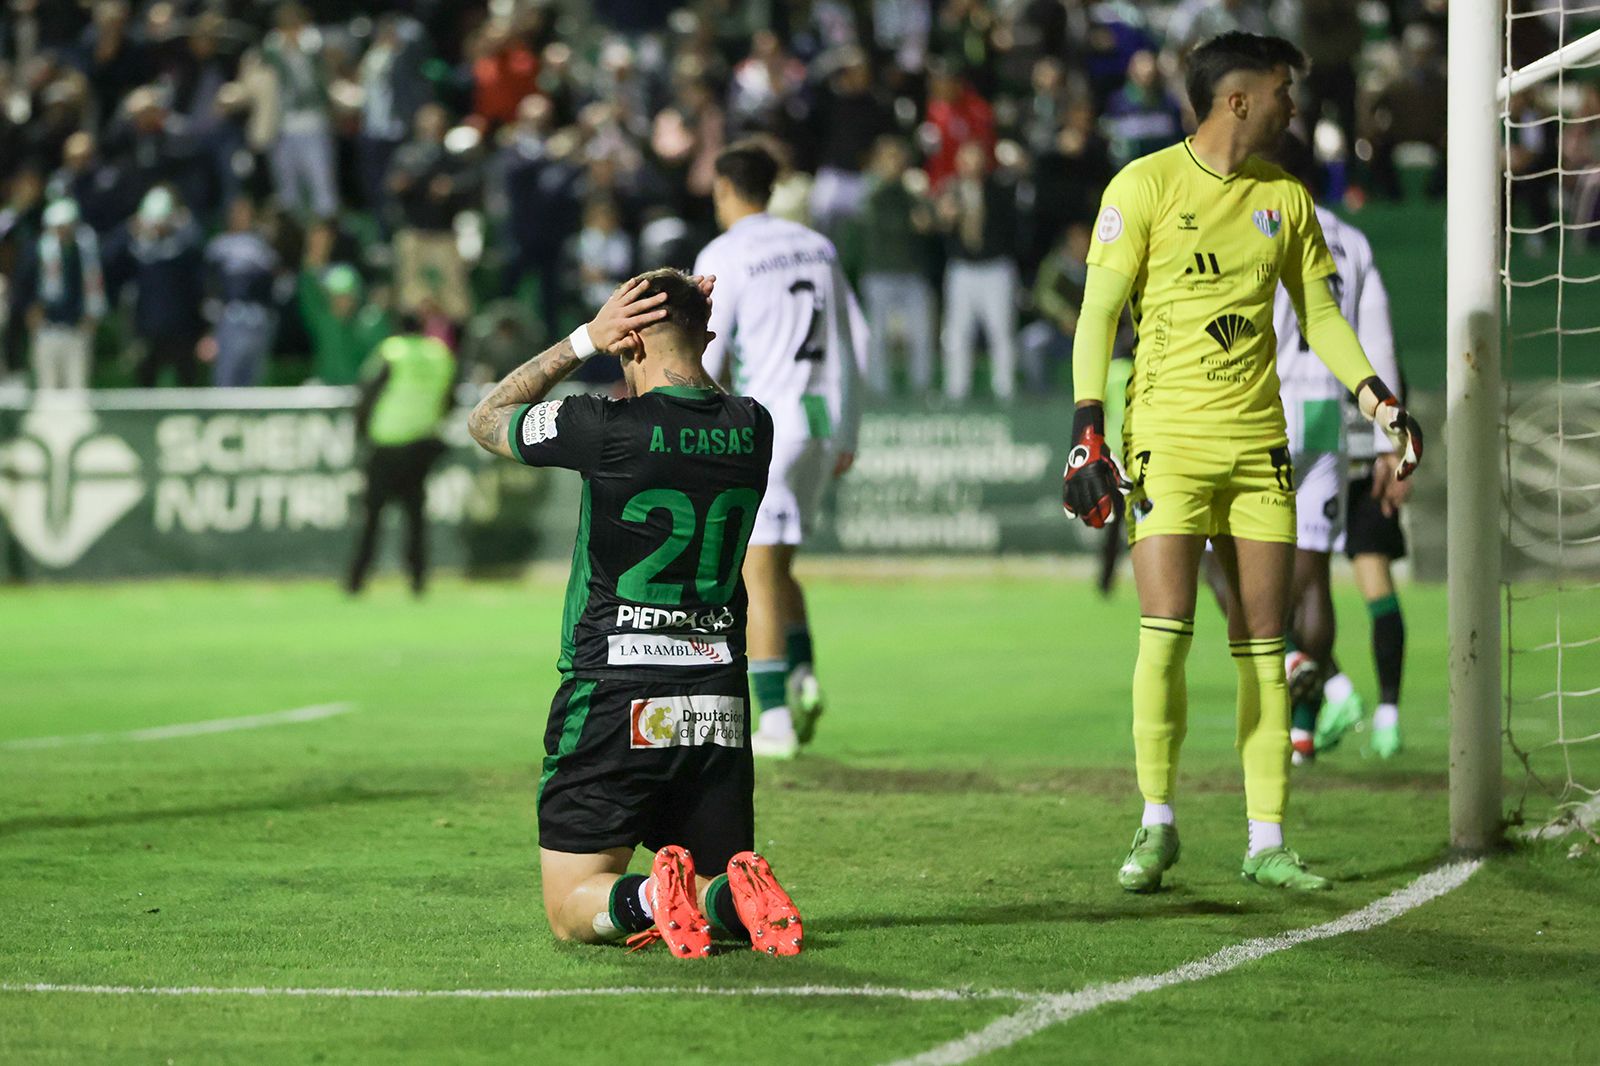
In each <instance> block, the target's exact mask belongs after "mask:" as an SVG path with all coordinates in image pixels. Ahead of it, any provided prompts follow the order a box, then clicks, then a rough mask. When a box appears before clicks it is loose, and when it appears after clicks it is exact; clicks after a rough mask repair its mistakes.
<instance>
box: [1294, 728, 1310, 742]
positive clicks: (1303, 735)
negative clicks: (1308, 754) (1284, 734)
mask: <svg viewBox="0 0 1600 1066" xmlns="http://www.w3.org/2000/svg"><path fill="white" fill-rule="evenodd" d="M1310 739H1311V734H1310V732H1308V731H1307V730H1304V729H1291V730H1289V743H1290V744H1299V743H1301V742H1303V741H1309V740H1310Z"/></svg>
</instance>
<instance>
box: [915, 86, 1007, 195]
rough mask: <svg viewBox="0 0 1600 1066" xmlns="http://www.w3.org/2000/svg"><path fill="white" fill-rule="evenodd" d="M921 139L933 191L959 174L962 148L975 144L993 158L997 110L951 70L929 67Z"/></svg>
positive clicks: (985, 155)
mask: <svg viewBox="0 0 1600 1066" xmlns="http://www.w3.org/2000/svg"><path fill="white" fill-rule="evenodd" d="M922 137H923V140H924V142H925V144H926V147H927V150H928V162H927V166H926V167H925V168H924V169H925V170H927V172H928V180H929V181H930V182H931V183H932V185H933V188H934V189H938V188H939V186H940V185H942V184H943V183H944V182H945V180H946V179H947V178H949V177H950V176H951V175H952V174H954V173H955V171H956V154H957V153H958V152H960V151H961V146H962V145H964V144H968V143H973V142H976V143H977V144H979V145H982V146H983V149H984V157H985V158H993V155H994V144H995V136H994V108H992V107H990V106H989V102H988V101H987V100H985V99H984V98H983V97H981V96H979V95H978V94H977V92H976V91H975V90H974V89H973V88H972V86H971V85H968V84H967V83H966V81H964V80H963V79H962V78H961V77H960V76H959V75H957V74H955V73H953V72H952V71H950V70H949V69H948V68H945V67H939V66H934V65H932V64H930V65H929V68H928V118H927V121H926V122H925V123H923V128H922Z"/></svg>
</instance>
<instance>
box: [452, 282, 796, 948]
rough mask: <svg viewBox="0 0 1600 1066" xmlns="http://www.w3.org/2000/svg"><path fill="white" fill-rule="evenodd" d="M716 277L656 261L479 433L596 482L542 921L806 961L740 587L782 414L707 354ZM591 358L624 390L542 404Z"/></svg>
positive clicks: (575, 597)
mask: <svg viewBox="0 0 1600 1066" xmlns="http://www.w3.org/2000/svg"><path fill="white" fill-rule="evenodd" d="M713 281H714V279H711V278H705V279H700V278H690V277H688V276H686V275H684V274H681V273H679V272H677V271H675V270H656V271H651V272H650V273H647V274H644V275H641V276H640V277H638V278H634V279H633V280H631V281H629V282H627V283H626V284H624V285H623V286H621V287H620V288H618V289H617V291H616V292H615V293H613V294H612V296H611V298H610V299H609V300H607V301H606V303H605V306H603V307H601V308H600V310H599V312H598V313H597V314H596V315H595V317H594V319H593V320H592V321H591V322H589V323H587V324H586V325H583V326H580V327H578V329H576V330H574V331H573V333H572V336H570V337H567V338H565V339H563V340H562V341H560V342H559V343H558V344H556V345H555V346H554V347H552V348H550V349H549V350H547V351H545V352H543V353H542V354H540V355H539V356H538V357H536V358H535V359H533V360H531V361H530V362H528V363H525V364H523V365H522V366H521V367H519V368H517V369H516V370H514V371H512V372H511V373H510V374H509V375H507V377H506V378H505V380H504V381H502V382H500V384H499V385H497V386H496V387H495V388H494V389H493V390H492V391H491V392H490V393H489V394H488V395H487V396H485V397H484V398H483V400H482V402H480V403H479V404H478V406H477V407H476V408H475V409H474V410H473V412H472V415H471V419H470V428H471V431H472V435H473V437H474V438H475V439H476V440H477V441H478V443H479V444H481V445H482V446H483V447H484V448H486V449H487V450H489V451H491V452H494V453H495V454H496V455H502V456H505V457H507V458H512V459H517V460H520V461H521V462H524V463H527V464H529V465H530V466H556V467H566V468H568V469H571V470H576V471H578V472H579V473H580V474H582V475H583V507H582V512H581V515H580V517H579V523H578V538H577V544H576V546H575V548H574V550H573V561H572V573H571V577H570V579H569V581H568V583H567V599H566V610H565V614H564V618H563V621H562V640H561V658H560V663H559V666H560V669H561V687H560V689H559V690H558V691H557V693H556V697H555V702H554V705H553V706H552V707H551V712H550V724H549V727H548V728H547V729H546V731H545V759H544V774H543V777H542V778H541V779H540V782H539V865H540V871H541V877H542V880H543V884H544V905H545V913H546V914H547V916H548V917H549V920H550V928H551V929H552V931H554V933H555V935H556V936H557V937H558V938H559V939H562V940H581V941H585V942H589V943H599V942H605V941H611V940H620V939H622V938H624V937H629V938H630V941H629V942H630V943H633V944H636V945H637V946H641V947H642V946H645V945H647V944H649V943H651V942H653V941H654V940H657V939H661V940H665V941H666V943H667V945H668V946H669V947H670V948H671V949H672V953H673V954H674V955H678V956H682V957H685V958H694V957H697V956H701V955H705V954H707V953H709V952H710V950H711V934H712V929H713V926H715V927H716V928H718V929H720V930H721V931H722V932H724V933H726V934H727V935H730V936H736V937H748V938H749V940H750V943H751V945H752V947H754V948H755V949H757V950H762V951H766V952H768V953H770V954H776V955H793V954H796V953H797V952H799V950H800V944H801V926H800V915H799V913H798V912H797V911H796V910H795V907H794V903H793V902H792V901H791V900H790V899H789V896H788V894H787V893H785V892H784V891H783V889H782V888H781V887H780V886H779V885H778V882H777V881H776V879H775V878H774V877H773V876H772V870H771V868H770V867H769V866H768V865H767V862H766V860H765V859H763V858H761V856H759V855H756V854H754V853H753V852H752V851H751V844H752V839H753V836H754V813H753V806H754V801H753V795H752V794H753V788H754V773H753V770H752V760H751V754H750V711H749V699H748V685H747V682H746V679H745V649H744V639H745V638H744V629H745V592H744V585H743V583H742V582H741V581H740V578H739V568H740V564H741V563H742V562H743V560H744V554H745V546H746V544H747V543H748V541H749V538H750V527H751V525H752V524H753V523H754V522H755V516H756V509H757V508H758V507H759V506H760V504H761V496H762V493H763V492H764V491H765V489H766V483H767V466H768V463H769V462H770V460H771V458H772V419H771V417H770V416H769V415H768V414H767V412H766V409H765V408H763V407H762V406H761V405H760V404H759V403H757V402H756V401H755V400H752V399H749V398H747V397H736V396H728V395H726V394H724V393H722V392H721V391H719V390H718V389H717V388H716V386H715V385H714V384H713V383H712V381H711V379H710V378H708V377H707V376H706V373H705V370H704V368H703V367H702V365H701V355H702V353H703V352H704V351H705V346H706V341H707V339H708V338H709V336H710V334H709V332H708V330H707V329H706V324H707V322H708V321H709V319H710V315H711V302H710V294H711V287H712V284H713ZM598 354H612V355H616V356H618V357H619V358H620V359H621V360H622V372H623V377H624V379H625V381H626V383H627V387H628V393H629V398H628V399H626V400H621V401H616V402H610V401H606V400H602V399H600V398H599V397H596V396H572V397H568V398H567V399H564V400H548V401H547V400H545V396H546V395H548V393H549V392H550V389H551V388H552V387H553V386H554V385H555V384H556V383H557V382H558V381H560V380H561V379H562V378H564V377H565V376H566V375H567V374H568V373H569V372H571V371H572V370H573V369H574V368H575V367H577V366H578V365H579V364H580V363H581V362H582V361H583V360H585V359H588V358H590V357H591V356H594V355H598ZM640 844H643V845H644V846H645V847H647V848H650V849H652V850H654V851H655V852H656V857H655V863H654V867H653V869H652V870H651V873H650V875H649V876H648V877H645V876H643V875H639V874H629V873H628V872H627V870H628V864H629V861H630V860H631V859H632V857H633V852H634V848H635V847H637V846H638V845H640ZM697 863H698V865H699V869H701V870H706V871H716V874H717V876H715V877H714V878H711V879H707V878H705V877H701V876H699V873H698V872H697V870H696V865H697ZM708 915H709V916H710V917H709V919H708V918H707V916H708Z"/></svg>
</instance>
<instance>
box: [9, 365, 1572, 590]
mask: <svg viewBox="0 0 1600 1066" xmlns="http://www.w3.org/2000/svg"><path fill="white" fill-rule="evenodd" d="M1549 388H1550V386H1548V385H1546V386H1541V387H1530V388H1522V389H1518V390H1514V393H1513V401H1514V402H1513V404H1512V409H1511V410H1512V414H1513V418H1512V427H1513V440H1514V442H1516V443H1517V444H1518V445H1519V446H1518V448H1517V454H1518V455H1519V456H1520V455H1539V454H1543V452H1541V451H1540V449H1545V450H1548V447H1547V446H1548V445H1550V443H1551V442H1552V441H1555V440H1557V439H1558V438H1556V437H1554V436H1552V435H1551V434H1549V433H1548V432H1545V431H1543V430H1542V429H1541V427H1540V426H1538V425H1535V424H1534V422H1535V420H1534V419H1532V418H1531V417H1529V416H1528V414H1527V412H1529V411H1535V412H1536V411H1539V410H1541V409H1542V407H1543V404H1542V401H1543V400H1545V399H1547V398H1548V397H1547V396H1546V394H1545V393H1546V392H1547V391H1548V389H1549ZM1541 390H1544V391H1541ZM1569 391H1570V390H1569ZM463 399H464V400H465V399H470V397H463ZM1566 399H1567V402H1566V408H1567V409H1568V411H1569V417H1570V412H1571V411H1572V410H1574V409H1576V408H1577V407H1578V406H1579V401H1583V402H1584V403H1585V404H1587V405H1588V406H1586V407H1584V408H1583V409H1584V410H1589V409H1590V408H1591V407H1593V406H1594V405H1595V404H1596V402H1597V401H1596V399H1595V396H1594V394H1593V390H1589V391H1587V392H1585V393H1584V394H1583V395H1581V396H1580V395H1572V396H1568V397H1567V398H1566ZM354 400H355V394H354V392H353V391H352V390H348V389H328V388H300V389H255V390H222V389H200V390H178V389H170V390H149V391H143V390H141V391H129V392H116V391H101V392H94V393H90V394H88V395H87V396H79V397H77V398H73V397H71V396H63V395H62V394H34V395H30V394H27V393H23V392H13V393H10V394H7V395H0V580H13V581H15V580H24V581H41V580H63V579H64V580H97V579H102V578H120V577H141V576H161V575H195V576H208V575H224V574H302V575H323V576H333V575H337V574H339V573H341V572H342V571H343V569H344V567H345V566H346V564H347V561H348V559H349V555H350V551H351V548H352V543H353V540H354V537H355V532H356V530H355V526H356V523H357V522H358V521H359V519H360V515H361V494H362V492H363V490H364V482H365V479H364V477H363V475H362V462H363V452H362V448H361V447H360V446H359V444H358V442H357V439H356V432H355V422H354V418H353V416H352V414H351V405H352V404H353V403H354ZM1412 400H1413V407H1414V409H1415V410H1416V412H1417V414H1418V416H1419V417H1420V418H1422V419H1423V425H1424V426H1425V427H1426V428H1427V429H1428V430H1429V441H1428V452H1427V461H1426V462H1425V463H1424V466H1423V468H1422V471H1421V473H1420V474H1419V477H1418V482H1419V484H1418V486H1417V491H1416V494H1415V496H1414V497H1413V501H1412V505H1411V506H1410V507H1409V508H1408V509H1407V513H1408V519H1407V527H1408V532H1409V535H1410V537H1411V548H1412V561H1413V564H1414V571H1413V572H1414V573H1415V574H1416V575H1417V576H1419V577H1426V578H1430V579H1436V578H1439V577H1442V575H1443V564H1444V536H1443V534H1444V508H1445V502H1444V468H1445V464H1444V453H1443V451H1444V450H1443V447H1442V444H1443V433H1442V432H1439V431H1438V430H1439V427H1441V425H1442V419H1443V415H1444V411H1443V403H1442V397H1439V396H1438V395H1437V394H1427V393H1423V394H1418V395H1413V397H1412ZM1595 409H1596V410H1600V408H1595ZM1069 410H1070V408H1069V407H1068V405H1067V401H1066V400H1065V399H1064V398H1062V399H1058V400H1051V401H1047V400H1031V401H1023V402H1019V403H1018V404H1016V405H1014V406H1011V407H1006V408H998V407H993V406H973V407H972V408H970V409H963V410H959V411H956V410H945V409H940V408H931V407H922V406H913V405H908V404H902V405H898V406H884V407H879V408H875V409H869V410H868V411H867V413H866V416H865V417H864V419H863V422H862V427H861V439H860V449H859V453H858V456H857V459H856V464H855V467H854V469H853V470H852V471H851V472H850V474H849V476H847V477H846V478H844V479H843V480H841V481H840V482H838V483H837V485H836V486H835V487H834V488H833V489H832V490H831V491H830V492H829V494H828V498H827V506H826V508H825V509H824V513H823V516H822V521H821V523H820V524H819V527H818V530H817V532H816V535H815V536H814V537H813V538H812V539H811V541H809V542H808V544H807V547H806V551H807V552H808V553H817V554H824V553H847V554H853V555H901V556H961V555H967V556H988V555H998V554H1033V555H1056V554H1062V553H1069V552H1081V551H1086V550H1089V549H1090V548H1091V547H1093V546H1094V545H1097V544H1099V543H1100V541H1101V538H1102V537H1104V536H1106V535H1108V534H1104V533H1099V532H1096V531H1093V530H1088V529H1086V528H1084V527H1083V526H1082V524H1081V523H1074V522H1068V521H1067V520H1066V519H1065V518H1064V517H1063V516H1062V513H1061V466H1062V462H1063V459H1064V456H1065V453H1066V429H1065V427H1066V426H1067V424H1068V417H1069V415H1068V412H1069ZM1597 417H1600V416H1597ZM443 435H444V439H445V441H446V444H447V445H448V447H447V451H446V453H445V455H444V457H443V458H442V459H441V460H440V461H439V463H438V464H437V466H436V467H435V468H434V471H433V473H432V475H431V477H430V478H429V482H428V489H429V491H428V515H429V519H430V551H431V555H432V558H433V560H434V562H435V563H436V564H437V565H439V566H442V567H445V568H449V569H459V570H464V571H466V572H467V573H469V574H502V573H508V572H513V571H514V570H515V569H516V568H518V567H520V566H521V565H522V564H524V563H527V562H531V561H538V560H543V561H555V562H564V561H565V560H566V559H568V558H570V556H571V551H572V540H573V536H574V532H575V530H576V526H577V512H578V500H579V496H580V491H579V489H580V482H579V479H578V477H577V475H576V474H572V473H570V472H567V471H542V470H530V469H527V468H525V467H521V466H518V465H517V464H514V463H510V462H506V461H505V460H501V459H496V458H494V457H493V456H490V455H489V454H487V453H485V452H483V451H482V450H481V449H479V448H478V447H477V446H476V445H475V444H473V443H472V441H471V440H470V438H469V437H468V436H467V433H466V412H465V408H464V407H460V408H458V409H457V410H456V411H454V412H452V413H451V414H450V415H449V416H448V417H447V418H446V419H445V420H444V422H443ZM1530 437H1531V438H1532V439H1528V440H1524V439H1523V438H1530ZM1568 451H1569V452H1571V453H1572V454H1571V455H1569V456H1568V459H1569V462H1568V463H1567V465H1571V460H1572V459H1573V458H1574V457H1576V456H1577V455H1578V454H1580V453H1581V451H1582V450H1581V449H1578V448H1572V449H1568ZM1584 454H1586V453H1584ZM1541 469H1542V468H1540V467H1536V466H1535V465H1533V464H1531V463H1527V464H1522V465H1520V466H1518V467H1517V470H1518V472H1519V474H1521V476H1519V477H1516V478H1513V479H1512V481H1511V483H1510V484H1511V488H1510V490H1509V492H1510V497H1511V499H1512V500H1513V501H1514V503H1515V505H1514V506H1513V507H1512V509H1511V514H1512V522H1511V529H1510V530H1509V532H1510V533H1511V538H1510V544H1509V547H1510V549H1511V550H1510V551H1509V552H1508V565H1509V567H1510V568H1511V572H1513V573H1516V572H1535V573H1537V572H1545V571H1548V569H1549V567H1550V565H1551V560H1550V559H1548V558H1546V557H1545V556H1547V555H1548V554H1549V552H1548V551H1546V550H1545V549H1546V548H1548V547H1550V546H1554V545H1559V546H1560V547H1561V549H1562V553H1563V559H1562V561H1563V562H1564V563H1565V564H1567V565H1569V566H1579V567H1582V568H1594V567H1600V557H1596V558H1591V557H1592V556H1594V553H1595V545H1596V544H1597V543H1600V537H1596V536H1594V529H1595V528H1600V520H1596V519H1595V518H1594V514H1595V506H1596V505H1595V504H1594V501H1595V500H1597V499H1600V496H1594V495H1593V494H1589V495H1585V496H1576V497H1574V496H1570V495H1569V496H1568V497H1567V498H1566V502H1565V504H1564V506H1563V507H1562V508H1561V511H1560V514H1559V515H1558V514H1556V513H1555V512H1554V511H1553V510H1552V505H1551V504H1550V501H1551V500H1553V499H1554V496H1553V494H1551V493H1549V491H1548V490H1547V489H1545V488H1544V487H1542V482H1540V481H1539V477H1540V475H1539V470H1541ZM1523 471H1528V473H1522V472H1523ZM1545 480H1549V479H1548V478H1546V479H1545ZM1523 497H1526V498H1523ZM1579 504H1581V506H1579ZM388 521H389V522H390V524H391V527H393V526H397V525H398V521H399V515H398V514H393V515H391V516H390V517H389V519H388ZM1556 527H1559V528H1556ZM398 540H399V538H398V536H396V535H393V534H389V535H386V536H385V538H384V544H385V550H386V551H389V552H391V553H392V552H394V551H395V550H396V549H397V546H398ZM390 558H392V555H391V556H390Z"/></svg>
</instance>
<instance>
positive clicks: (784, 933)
mask: <svg viewBox="0 0 1600 1066" xmlns="http://www.w3.org/2000/svg"><path fill="white" fill-rule="evenodd" d="M728 887H729V888H730V889H732V891H733V906H734V909H736V910H737V911H738V912H739V920H740V921H741V922H743V923H744V927H745V928H746V929H748V930H749V931H750V949H751V950H752V951H764V952H766V953H767V954H768V955H798V954H800V941H801V938H802V937H803V936H804V935H805V932H804V930H803V929H802V928H801V926H800V911H799V910H798V909H796V908H795V905H794V900H792V899H790V898H789V893H787V892H785V891H784V890H783V886H782V885H780V884H778V879H777V878H776V877H774V876H773V875H772V867H771V866H768V865H767V860H766V859H763V858H762V857H761V856H759V855H757V854H756V853H755V852H753V851H741V852H740V853H739V854H737V855H735V856H734V857H733V858H731V859H729V860H728Z"/></svg>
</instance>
